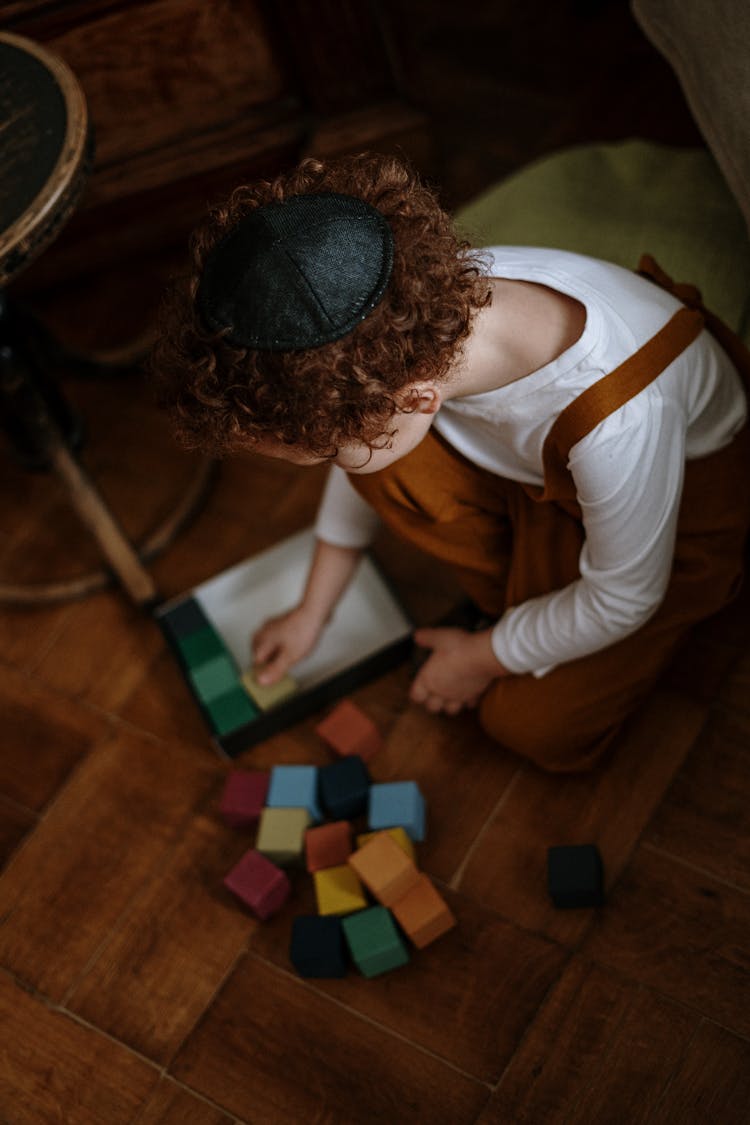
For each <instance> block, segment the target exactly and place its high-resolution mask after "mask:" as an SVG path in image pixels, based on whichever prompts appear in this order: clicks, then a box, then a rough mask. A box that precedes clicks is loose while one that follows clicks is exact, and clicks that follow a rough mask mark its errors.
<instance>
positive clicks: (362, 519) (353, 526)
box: [315, 465, 380, 547]
mask: <svg viewBox="0 0 750 1125" xmlns="http://www.w3.org/2000/svg"><path fill="white" fill-rule="evenodd" d="M379 525H380V520H379V517H378V515H377V514H376V512H375V510H374V509H373V508H371V507H370V505H369V504H368V503H367V501H366V500H363V499H362V497H361V496H360V495H359V493H358V492H357V491H355V489H354V488H352V486H351V484H350V483H349V477H348V476H347V474H346V473H345V472H344V470H343V469H340V468H339V467H338V465H333V466H332V468H331V471H330V473H329V474H328V480H327V481H326V485H325V489H324V490H323V496H322V499H321V501H320V506H319V508H318V515H317V518H316V520H315V534H316V536H317V538H318V539H322V540H323V542H324V543H332V544H333V546H334V547H368V546H369V545H370V543H371V542H372V540H373V538H374V536H375V532H376V531H377V529H378V527H379Z"/></svg>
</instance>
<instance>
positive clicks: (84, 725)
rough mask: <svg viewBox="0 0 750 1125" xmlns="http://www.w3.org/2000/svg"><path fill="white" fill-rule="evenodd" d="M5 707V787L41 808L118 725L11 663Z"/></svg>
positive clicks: (1, 766)
mask: <svg viewBox="0 0 750 1125" xmlns="http://www.w3.org/2000/svg"><path fill="white" fill-rule="evenodd" d="M0 711H2V717H3V752H2V754H0V793H2V794H3V796H5V797H8V798H10V799H11V800H12V801H15V802H16V803H17V804H19V805H23V806H24V807H26V808H27V809H31V810H32V811H33V812H36V813H39V812H41V811H42V810H43V809H44V808H45V806H46V805H47V804H48V803H49V801H50V800H52V798H53V797H54V796H55V794H56V792H57V791H58V789H59V788H60V786H61V785H63V784H64V783H65V780H66V779H67V777H68V776H69V775H70V774H71V773H72V772H73V770H74V769H75V768H76V766H77V765H78V763H79V762H81V761H82V760H83V759H84V758H85V757H86V756H87V755H88V754H90V753H91V751H92V750H93V749H94V748H95V747H96V746H97V745H99V744H100V743H101V742H102V741H103V740H104V739H105V738H107V737H109V735H110V734H111V730H112V725H111V722H110V721H109V720H107V719H106V718H105V717H103V716H101V715H98V714H96V713H95V712H93V711H91V710H90V709H89V708H85V707H81V706H79V705H78V704H76V703H74V702H72V701H71V700H69V699H66V698H65V697H64V696H61V695H59V694H58V693H57V692H54V691H51V690H50V689H49V688H47V687H45V686H43V685H40V684H39V683H38V682H37V681H36V680H33V679H30V678H29V677H28V676H27V675H24V674H22V673H19V672H17V671H15V670H14V669H11V668H9V669H5V670H4V671H3V674H2V676H0Z"/></svg>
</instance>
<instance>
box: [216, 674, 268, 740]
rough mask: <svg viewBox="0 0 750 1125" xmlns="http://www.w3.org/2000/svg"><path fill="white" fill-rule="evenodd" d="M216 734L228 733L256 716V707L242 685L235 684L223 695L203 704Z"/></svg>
mask: <svg viewBox="0 0 750 1125" xmlns="http://www.w3.org/2000/svg"><path fill="white" fill-rule="evenodd" d="M204 706H205V708H206V710H207V711H208V714H209V717H210V719H211V725H212V726H213V728H214V730H215V731H216V733H217V734H229V732H230V731H233V730H239V728H240V727H244V726H245V724H246V723H251V722H252V721H253V719H255V718H257V716H258V709H257V707H255V706H254V705H253V702H252V700H251V699H250V697H249V695H248V694H247V692H246V691H245V689H244V688H243V687H241V686H240V685H239V684H236V685H235V686H234V687H233V688H231V689H230V690H229V691H228V692H226V693H225V694H224V695H219V696H217V697H216V699H212V700H211V701H210V702H208V703H205V704H204Z"/></svg>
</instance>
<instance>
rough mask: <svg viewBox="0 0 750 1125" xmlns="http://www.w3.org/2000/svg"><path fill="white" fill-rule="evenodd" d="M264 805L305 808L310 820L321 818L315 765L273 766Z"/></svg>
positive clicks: (278, 807)
mask: <svg viewBox="0 0 750 1125" xmlns="http://www.w3.org/2000/svg"><path fill="white" fill-rule="evenodd" d="M266 805H267V806H268V807H269V809H307V811H308V812H309V814H310V820H314V821H318V820H322V819H323V814H322V812H321V811H320V806H319V805H318V768H317V766H274V767H273V769H272V770H271V783H270V785H269V787H268V796H267V798H266Z"/></svg>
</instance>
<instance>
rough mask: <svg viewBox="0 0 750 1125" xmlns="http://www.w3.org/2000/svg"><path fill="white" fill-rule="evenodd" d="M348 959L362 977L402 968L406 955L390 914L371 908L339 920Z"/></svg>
mask: <svg viewBox="0 0 750 1125" xmlns="http://www.w3.org/2000/svg"><path fill="white" fill-rule="evenodd" d="M341 924H342V926H343V928H344V935H345V937H346V941H347V944H348V946H349V949H350V951H351V955H352V958H353V960H354V962H355V964H356V965H357V967H358V968H359V970H360V972H361V973H362V975H363V976H366V977H376V976H378V975H379V974H380V973H387V972H389V971H390V970H391V969H398V968H399V967H400V966H401V965H406V964H407V962H408V960H409V954H408V952H407V950H406V946H405V945H404V943H403V941H402V940H401V938H400V937H399V933H398V930H397V929H396V924H395V922H394V921H393V915H392V914H391V912H390V910H387V909H386V908H385V907H384V906H371V907H369V908H368V909H367V910H360V911H358V912H357V913H356V914H350V915H349V916H348V917H346V918H342V919H341Z"/></svg>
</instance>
